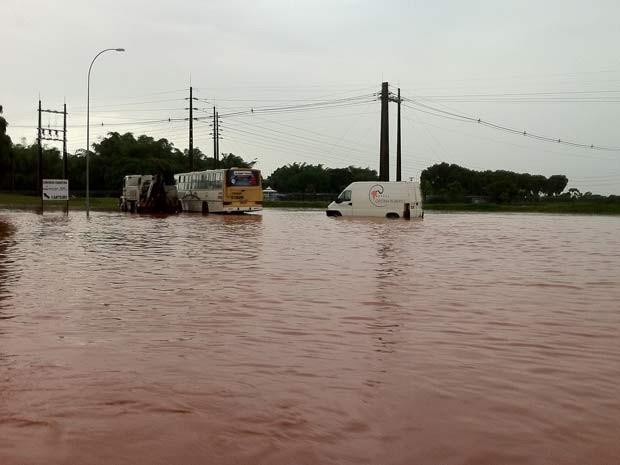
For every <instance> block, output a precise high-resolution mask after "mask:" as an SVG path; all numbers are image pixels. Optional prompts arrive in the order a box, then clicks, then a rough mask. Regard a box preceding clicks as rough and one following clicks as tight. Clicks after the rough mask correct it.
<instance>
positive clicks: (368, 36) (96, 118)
mask: <svg viewBox="0 0 620 465" xmlns="http://www.w3.org/2000/svg"><path fill="white" fill-rule="evenodd" d="M619 17H620V2H618V1H617V0H613V1H604V0H595V1H592V2H584V1H566V0H563V1H559V0H558V1H540V0H539V1H523V0H522V1H510V2H509V1H492V0H489V1H467V2H466V1H456V0H444V1H432V2H431V1H424V2H422V1H392V2H378V1H376V0H375V1H354V0H348V1H336V0H332V1H312V2H305V1H247V2H241V1H231V0H227V1H204V0H203V1H194V0H185V1H180V2H157V1H153V0H150V1H138V0H126V1H122V2H117V1H112V0H107V1H93V0H89V1H77V0H64V1H63V2H51V1H49V2H47V1H45V2H44V1H32V0H3V1H2V7H1V16H0V18H1V25H0V39H1V40H2V44H3V46H2V48H3V51H2V57H3V61H2V66H1V67H0V104H3V105H4V109H5V115H4V116H5V117H6V119H7V120H8V122H9V135H10V136H11V137H12V139H13V141H14V142H16V143H19V142H21V140H22V138H24V137H25V138H26V141H27V142H28V143H31V142H32V141H33V139H34V137H35V132H36V130H35V126H36V119H37V113H36V107H37V100H38V97H39V95H40V96H41V99H42V101H43V107H44V108H54V109H61V107H62V104H63V101H65V100H66V103H67V108H68V112H69V113H70V115H69V120H68V124H69V132H68V134H69V149H70V151H73V150H75V149H78V148H84V147H85V144H86V129H85V123H86V76H87V71H88V65H89V64H90V61H91V60H92V58H93V57H94V56H95V54H96V53H97V52H98V51H99V50H101V49H104V48H108V47H124V48H126V49H127V52H125V53H116V52H109V53H106V54H104V55H102V56H101V57H99V58H98V59H97V61H96V63H95V65H94V67H93V72H92V78H91V141H97V140H98V139H99V138H100V137H102V136H104V135H105V133H106V132H108V131H112V130H114V131H119V132H127V131H131V132H134V133H135V134H143V133H144V134H148V135H152V136H153V137H156V138H162V137H165V138H168V139H170V140H171V141H173V142H174V144H175V146H177V147H179V148H181V149H184V148H187V146H188V135H187V132H188V131H187V122H185V121H172V122H170V123H168V122H162V121H160V120H164V119H167V118H171V119H172V120H174V119H176V118H183V117H186V116H187V112H186V111H185V110H184V108H185V107H187V102H186V101H185V100H183V99H184V98H185V97H187V96H188V95H187V94H188V88H189V85H190V76H191V83H192V85H193V86H194V87H195V96H197V97H199V98H201V99H202V100H199V101H197V102H196V103H195V106H197V107H199V108H200V109H201V110H198V111H197V112H196V115H195V116H203V115H204V116H207V115H208V114H210V113H211V111H212V106H213V102H215V105H216V106H217V107H218V110H219V112H220V113H221V114H222V115H223V117H222V135H223V140H222V141H221V144H220V147H221V151H223V152H233V153H235V154H238V155H241V156H243V157H244V158H246V159H250V160H251V159H254V158H256V159H258V166H259V168H261V169H262V170H263V171H264V174H266V175H268V174H269V173H270V172H271V171H272V170H273V169H274V168H276V167H278V166H280V165H282V164H286V163H292V162H295V161H298V162H306V163H323V164H326V165H327V166H332V167H338V166H347V165H358V166H364V167H365V166H370V167H372V168H375V169H378V161H379V160H378V151H379V120H380V106H379V105H380V104H379V102H378V101H376V100H375V99H376V98H375V97H373V96H372V95H371V94H373V93H376V92H378V91H379V89H380V86H381V82H382V81H389V82H390V85H391V86H392V88H393V89H392V90H394V91H395V90H396V88H397V87H400V88H401V92H402V95H403V97H406V98H409V99H413V100H415V101H416V102H420V103H424V104H426V105H431V106H433V107H436V108H441V109H443V110H448V111H452V112H458V113H462V114H466V115H471V116H474V117H476V118H478V117H479V118H482V119H484V120H488V121H491V122H495V123H500V124H503V125H506V126H509V127H514V128H516V129H519V130H526V131H528V132H532V133H537V134H541V135H545V136H550V137H553V138H559V139H562V140H570V141H575V142H579V143H585V144H594V145H598V146H609V147H616V148H618V147H620V130H619V129H618V128H620V52H619V51H618V44H619V43H620V27H618V18H619ZM349 97H359V99H357V100H351V101H348V102H349V103H347V104H345V105H343V106H339V107H336V108H328V109H325V108H321V109H317V110H309V109H307V108H298V109H294V111H286V112H283V111H280V112H274V113H272V114H267V113H262V112H260V111H256V112H255V113H254V114H249V115H248V114H241V115H237V116H225V115H226V114H227V113H235V112H239V111H241V112H243V111H247V110H249V109H250V108H256V109H257V110H258V109H260V108H265V107H279V106H286V105H304V104H308V103H315V102H319V101H323V100H331V99H340V98H349ZM352 103H355V105H353V104H352ZM415 108H417V110H416V109H415ZM420 109H421V107H415V106H414V105H413V104H411V105H410V106H408V107H406V108H403V165H404V168H403V169H404V175H405V176H407V177H409V176H411V177H416V178H417V177H419V174H420V171H421V169H423V168H424V167H426V166H429V165H430V164H433V163H435V162H438V161H447V162H451V163H458V164H460V165H462V166H466V167H469V168H473V169H508V170H514V171H519V172H530V173H532V174H544V175H547V176H549V175H552V174H566V175H567V176H568V177H569V179H570V182H569V187H577V188H579V189H581V190H582V191H588V190H589V191H593V192H600V193H615V194H620V150H619V151H599V150H591V149H581V148H571V147H568V146H565V145H561V144H557V143H555V144H554V143H546V142H540V141H533V140H531V139H528V138H526V137H523V136H518V135H511V134H507V133H504V132H499V131H497V130H493V129H490V128H485V127H482V126H480V125H478V124H475V123H465V122H461V121H455V120H452V119H448V118H445V117H439V116H434V115H430V114H428V113H423V112H421V111H419V110H420ZM395 116H396V106H395V105H394V104H392V105H391V106H390V118H391V128H390V129H391V132H392V138H391V145H390V149H391V152H392V154H394V153H395V148H396V138H395V127H396V124H395V121H396V120H395ZM43 122H44V125H45V126H47V125H49V126H50V127H54V126H55V125H59V124H61V123H62V121H61V120H60V119H59V118H56V117H54V116H51V117H45V118H44V120H43ZM102 123H103V126H102ZM195 125H196V126H195V127H196V134H195V143H194V145H195V146H197V147H199V148H201V149H202V150H203V151H204V152H205V153H207V154H209V155H211V154H212V152H213V149H212V147H213V144H212V141H211V139H210V137H211V136H210V135H209V132H210V128H209V126H208V124H207V121H199V122H196V123H195ZM392 158H393V161H394V160H395V156H393V157H392ZM393 165H394V163H393ZM392 175H394V168H392Z"/></svg>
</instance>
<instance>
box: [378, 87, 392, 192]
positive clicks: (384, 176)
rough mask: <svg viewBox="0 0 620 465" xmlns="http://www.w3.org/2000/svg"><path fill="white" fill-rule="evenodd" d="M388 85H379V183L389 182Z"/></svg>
mask: <svg viewBox="0 0 620 465" xmlns="http://www.w3.org/2000/svg"><path fill="white" fill-rule="evenodd" d="M388 103H389V91H388V83H387V82H384V83H383V84H382V85H381V142H380V145H379V181H384V182H388V181H389V180H390V121H389V115H388Z"/></svg>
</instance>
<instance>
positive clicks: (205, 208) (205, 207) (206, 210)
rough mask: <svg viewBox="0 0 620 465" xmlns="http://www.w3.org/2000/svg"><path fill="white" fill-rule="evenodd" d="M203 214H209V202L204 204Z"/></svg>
mask: <svg viewBox="0 0 620 465" xmlns="http://www.w3.org/2000/svg"><path fill="white" fill-rule="evenodd" d="M202 214H203V215H208V214H209V204H208V203H207V202H202Z"/></svg>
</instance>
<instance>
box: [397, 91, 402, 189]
mask: <svg viewBox="0 0 620 465" xmlns="http://www.w3.org/2000/svg"><path fill="white" fill-rule="evenodd" d="M396 102H397V104H398V120H397V123H396V180H397V181H402V177H401V176H402V173H401V168H402V163H401V153H400V87H399V88H398V99H397V100H396Z"/></svg>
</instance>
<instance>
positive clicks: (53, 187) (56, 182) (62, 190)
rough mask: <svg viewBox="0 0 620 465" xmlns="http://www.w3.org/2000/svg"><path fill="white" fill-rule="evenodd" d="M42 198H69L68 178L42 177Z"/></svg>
mask: <svg viewBox="0 0 620 465" xmlns="http://www.w3.org/2000/svg"><path fill="white" fill-rule="evenodd" d="M43 200H69V180H68V179H44V180H43Z"/></svg>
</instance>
